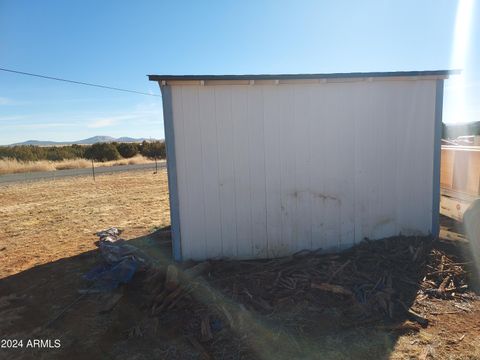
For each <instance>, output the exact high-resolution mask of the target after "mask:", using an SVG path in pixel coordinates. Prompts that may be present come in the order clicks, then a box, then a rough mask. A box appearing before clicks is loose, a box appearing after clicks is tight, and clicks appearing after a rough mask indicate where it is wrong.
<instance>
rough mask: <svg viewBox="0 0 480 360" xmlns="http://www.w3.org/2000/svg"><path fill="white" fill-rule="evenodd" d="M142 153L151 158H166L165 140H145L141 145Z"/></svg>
mask: <svg viewBox="0 0 480 360" xmlns="http://www.w3.org/2000/svg"><path fill="white" fill-rule="evenodd" d="M140 153H141V154H142V155H143V156H145V157H147V158H149V159H155V158H156V159H165V157H166V151H165V142H164V141H152V142H147V141H144V142H142V144H141V145H140Z"/></svg>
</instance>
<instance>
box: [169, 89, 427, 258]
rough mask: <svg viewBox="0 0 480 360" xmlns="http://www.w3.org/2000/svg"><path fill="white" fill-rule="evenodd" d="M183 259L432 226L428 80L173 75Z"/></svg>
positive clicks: (268, 251)
mask: <svg viewBox="0 0 480 360" xmlns="http://www.w3.org/2000/svg"><path fill="white" fill-rule="evenodd" d="M172 108H173V123H174V131H175V152H176V166H177V177H178V198H179V210H180V228H181V248H182V256H183V259H205V258H215V257H237V258H259V257H274V256H281V255H285V254H291V253H293V252H296V251H299V250H302V249H318V248H323V249H325V250H332V249H338V248H344V247H348V246H351V245H352V244H354V243H355V242H358V241H360V240H362V239H363V238H365V237H368V238H371V239H377V238H382V237H386V236H392V235H395V234H398V233H400V232H401V233H403V234H411V233H418V234H427V233H429V232H430V231H431V226H432V181H433V179H432V174H433V152H434V146H433V144H434V138H433V134H434V109H435V81H434V80H418V81H406V80H405V81H403V80H394V81H373V82H366V81H361V82H360V81H359V82H347V83H342V82H339V83H323V84H322V83H320V84H292V85H253V86H248V85H217V86H200V85H198V86H197V85H180V86H172Z"/></svg>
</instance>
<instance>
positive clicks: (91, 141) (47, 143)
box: [10, 135, 157, 146]
mask: <svg viewBox="0 0 480 360" xmlns="http://www.w3.org/2000/svg"><path fill="white" fill-rule="evenodd" d="M144 140H147V141H149V140H152V141H154V140H157V139H147V138H132V137H128V136H122V137H119V138H114V137H111V136H105V135H99V136H92V137H90V138H88V139H83V140H77V141H41V140H27V141H24V142H20V143H15V144H11V145H10V146H13V145H36V146H60V145H73V144H78V145H92V144H96V143H99V142H113V141H117V142H142V141H144Z"/></svg>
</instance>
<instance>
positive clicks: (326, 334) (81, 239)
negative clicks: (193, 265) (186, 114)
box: [0, 171, 480, 360]
mask: <svg viewBox="0 0 480 360" xmlns="http://www.w3.org/2000/svg"><path fill="white" fill-rule="evenodd" d="M0 200H1V204H0V263H1V265H2V266H1V267H0V339H5V340H6V339H9V340H15V339H17V340H18V339H21V340H23V348H17V349H12V348H2V347H0V359H16V358H18V359H33V358H36V359H67V358H68V359H84V358H90V359H138V360H141V359H208V358H215V359H217V358H218V359H272V358H275V359H277V358H285V359H287V358H295V357H292V355H291V354H292V352H291V351H293V353H294V354H301V355H298V357H297V358H303V359H310V358H315V359H348V358H356V359H377V358H383V359H480V301H479V300H478V299H477V300H475V296H474V295H472V297H471V298H469V300H468V301H467V300H465V301H464V302H458V301H453V300H446V299H437V298H432V299H428V300H422V299H420V298H419V296H420V295H419V293H420V292H419V293H418V294H417V293H415V291H414V290H415V289H416V288H415V287H414V288H413V290H412V291H413V292H412V301H411V302H412V304H413V306H414V309H415V310H416V311H417V312H419V313H421V314H423V315H425V316H426V317H427V318H428V320H429V323H428V326H425V327H421V326H418V324H417V323H415V322H414V321H412V319H411V318H408V317H406V316H400V317H396V318H395V321H391V320H386V321H383V320H382V321H379V320H378V319H376V320H375V321H370V322H369V321H364V322H363V323H362V322H356V323H355V325H351V324H349V323H348V321H347V320H348V319H347V317H345V315H344V314H343V313H341V312H339V309H341V307H340V305H341V304H344V303H345V301H346V300H345V299H343V298H342V297H338V296H333V297H331V296H330V297H322V296H323V295H321V294H320V293H319V292H318V290H312V291H308V292H307V293H305V294H303V293H297V294H296V295H295V296H296V298H300V299H301V298H302V297H303V296H305V297H309V298H312V296H313V298H312V299H310V300H312V301H314V302H316V303H317V305H318V304H319V305H318V306H317V307H315V308H314V307H312V306H311V304H310V303H308V304H307V303H305V305H302V307H301V308H299V303H294V304H292V305H291V307H288V306H290V305H285V306H287V307H286V308H287V309H288V311H286V312H285V311H284V312H283V313H282V316H285V318H284V319H283V321H282V322H280V323H279V322H278V321H277V322H275V321H274V320H275V319H274V318H273V317H272V311H271V310H268V307H269V306H270V305H269V304H265V303H258V304H256V303H254V306H253V307H251V306H249V305H248V304H250V303H251V302H252V301H253V300H255V299H256V296H257V294H256V293H251V292H249V291H248V289H249V288H248V286H247V285H245V288H243V289H236V285H235V283H234V282H233V281H232V280H230V277H232V276H233V277H234V278H235V279H239V277H241V274H242V273H243V272H245V269H247V268H248V267H251V266H254V267H258V266H260V267H261V268H264V267H265V268H267V267H268V266H271V265H269V264H270V263H242V262H230V263H224V264H221V266H220V264H218V266H217V267H216V268H215V265H214V267H213V270H212V271H211V274H210V275H209V277H208V279H206V281H207V282H208V286H209V287H210V288H211V289H213V291H214V293H215V294H218V299H220V301H223V302H224V303H225V304H228V303H230V302H233V301H235V304H237V303H238V304H240V305H238V308H239V309H240V310H241V312H242V314H243V315H242V319H246V320H244V321H243V322H244V324H243V328H244V329H246V330H242V331H240V330H236V331H235V330H234V329H233V330H232V329H231V328H228V329H227V327H228V326H227V323H228V322H229V320H228V319H225V318H216V317H215V315H214V314H213V313H212V314H213V315H210V318H209V319H208V320H207V323H208V324H209V327H211V329H212V330H211V331H212V333H213V334H212V339H209V340H208V341H203V340H202V339H201V336H200V334H202V333H203V327H202V326H203V325H202V324H203V323H204V321H203V320H204V318H205V314H206V309H207V308H209V307H210V305H209V304H206V302H204V303H202V301H196V302H195V303H192V301H191V299H190V300H189V299H185V305H181V304H180V306H179V307H177V308H173V309H172V310H171V311H167V312H164V313H162V314H161V315H160V316H150V311H149V308H148V306H146V304H148V291H147V288H148V287H147V286H146V285H145V284H146V280H147V274H138V275H136V276H135V277H134V279H133V281H132V282H131V283H129V284H128V285H126V286H123V287H121V288H120V289H118V290H116V291H115V292H114V294H113V295H112V294H93V295H85V294H82V293H79V290H82V289H86V288H87V287H88V283H87V282H86V281H85V280H84V279H83V277H82V275H83V274H85V273H86V272H87V271H88V270H90V269H91V268H92V267H93V266H95V264H98V263H99V261H100V256H99V254H98V250H96V246H95V245H94V242H95V240H96V239H97V238H96V237H95V236H94V235H93V234H94V232H96V231H98V230H100V229H103V228H107V227H110V226H117V227H119V228H122V229H124V233H123V234H122V236H123V237H124V238H125V239H128V240H129V241H128V243H129V244H133V245H135V246H137V247H139V248H141V249H143V251H145V252H146V253H148V254H149V256H151V257H152V258H154V259H156V261H158V263H159V264H160V266H165V265H166V264H168V263H169V262H170V251H171V247H170V243H169V240H168V238H166V237H165V235H164V234H165V233H164V232H162V231H156V230H157V229H163V228H165V227H166V226H168V225H169V205H168V189H167V181H166V173H165V172H164V171H162V172H160V173H159V174H156V175H154V174H152V173H151V172H148V171H138V172H128V173H121V174H110V175H102V176H99V177H98V178H97V181H96V182H95V183H94V182H93V181H92V179H91V178H88V177H78V178H69V179H63V180H57V181H39V182H33V183H27V184H17V185H9V186H2V187H0ZM434 246H435V247H437V246H438V247H441V248H442V249H443V250H442V251H446V254H450V252H452V258H455V259H457V260H458V262H459V263H460V262H462V263H463V262H464V261H469V259H463V257H462V256H463V255H462V254H465V256H466V257H467V258H468V245H466V244H464V243H461V244H456V243H453V242H451V241H448V242H446V243H444V242H442V243H435V245H434ZM452 249H453V250H452ZM448 256H450V255H448ZM457 260H456V261H457ZM319 261H321V260H319ZM215 269H217V270H215ZM335 271H337V270H335ZM420 275H421V274H419V276H420ZM237 276H238V277H237ZM243 280H244V281H253V282H255V281H257V280H255V279H254V278H250V277H246V278H244V279H243ZM258 281H260V280H258ZM244 284H246V283H244ZM232 286H233V288H232ZM263 286H264V287H265V288H267V287H268V284H263ZM471 286H472V287H474V286H475V284H473V283H472V285H471ZM232 291H233V293H234V295H232V296H231V297H229V296H227V295H230V294H232ZM237 292H238V294H237ZM116 294H119V298H120V300H119V301H118V303H117V304H116V306H114V307H112V308H109V307H108V306H106V305H108V304H109V303H111V301H112V299H113V298H114V297H115V295H116ZM187 297H188V296H187ZM218 299H217V305H216V306H217V307H218ZM242 299H243V300H245V301H243V300H242ZM258 299H261V298H258ZM187 300H188V301H187ZM262 301H263V300H262ZM319 301H320V303H319ZM193 304H194V305H193ZM242 304H243V305H242ZM302 304H303V303H302ZM244 305H245V306H244ZM225 306H227V305H225ZM282 306H283V305H282ZM220 307H221V306H220ZM319 309H320V310H319ZM299 314H302V316H303V317H300V315H299ZM287 315H288V316H287ZM305 316H307V320H308V321H307V320H305ZM308 317H309V318H310V319H308ZM300 320H301V321H300ZM302 321H304V322H303V323H302ZM307 324H308V326H307ZM239 326H240V325H239ZM232 327H233V326H232ZM315 329H317V330H318V331H316V330H315ZM192 334H199V337H198V338H195V337H192ZM33 339H41V340H51V341H52V343H51V344H50V345H51V348H42V349H32V348H26V343H27V341H28V340H33ZM55 339H59V340H60V342H61V346H60V347H59V348H55V346H54V343H53V341H54V340H55ZM0 345H1V344H0ZM297 348H298V349H297Z"/></svg>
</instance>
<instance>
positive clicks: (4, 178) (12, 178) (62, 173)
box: [0, 162, 166, 184]
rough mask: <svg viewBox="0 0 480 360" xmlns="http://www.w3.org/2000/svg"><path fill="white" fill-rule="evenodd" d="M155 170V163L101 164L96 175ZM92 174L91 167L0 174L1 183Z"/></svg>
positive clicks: (163, 164)
mask: <svg viewBox="0 0 480 360" xmlns="http://www.w3.org/2000/svg"><path fill="white" fill-rule="evenodd" d="M165 167H166V165H165V162H161V163H158V169H159V170H161V169H164V168H165ZM147 169H148V170H152V171H154V170H155V164H154V163H150V164H136V165H118V166H101V167H97V168H95V175H101V174H108V173H118V172H125V171H132V170H147ZM83 175H86V176H92V169H91V168H84V169H68V170H56V171H39V172H31V173H21V174H7V175H0V184H9V183H18V182H24V181H35V180H45V179H61V178H66V177H72V176H83Z"/></svg>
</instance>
